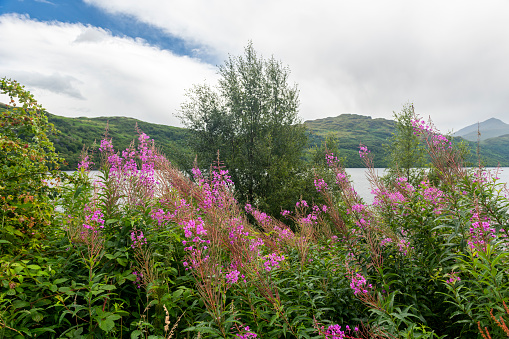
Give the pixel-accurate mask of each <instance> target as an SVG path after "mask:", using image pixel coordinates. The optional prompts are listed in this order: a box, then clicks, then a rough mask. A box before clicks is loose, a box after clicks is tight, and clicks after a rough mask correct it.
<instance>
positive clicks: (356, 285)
mask: <svg viewBox="0 0 509 339" xmlns="http://www.w3.org/2000/svg"><path fill="white" fill-rule="evenodd" d="M372 287H373V286H372V285H371V284H368V282H367V280H366V278H364V276H362V275H361V274H359V273H356V274H355V275H352V277H351V282H350V288H351V289H352V290H353V294H355V295H357V294H359V293H361V294H367V293H368V290H367V289H368V288H372Z"/></svg>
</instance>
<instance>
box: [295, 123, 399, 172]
mask: <svg viewBox="0 0 509 339" xmlns="http://www.w3.org/2000/svg"><path fill="white" fill-rule="evenodd" d="M305 124H306V127H307V129H308V133H309V143H310V147H313V146H315V145H320V144H321V142H322V141H323V140H324V139H325V138H326V137H327V136H328V135H334V136H335V137H337V139H338V143H339V145H338V148H339V151H340V154H339V155H340V156H341V157H343V158H345V166H346V167H363V166H364V165H363V164H362V161H361V159H360V158H359V144H360V143H362V144H364V145H366V146H367V147H368V149H370V150H371V153H372V154H374V155H375V166H377V167H386V166H387V160H386V156H385V155H386V153H385V150H384V146H383V145H384V144H387V139H388V138H390V137H391V133H392V131H393V130H394V125H395V123H394V121H393V120H387V119H383V118H377V119H372V118H371V117H369V116H363V115H358V114H342V115H339V116H337V117H329V118H325V119H317V120H308V121H306V122H305Z"/></svg>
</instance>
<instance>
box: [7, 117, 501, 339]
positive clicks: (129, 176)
mask: <svg viewBox="0 0 509 339" xmlns="http://www.w3.org/2000/svg"><path fill="white" fill-rule="evenodd" d="M413 126H414V130H415V133H416V135H418V136H419V137H420V139H421V142H422V143H423V144H424V145H425V146H426V148H427V151H428V153H429V159H431V165H430V166H431V168H430V169H429V172H428V173H432V174H433V175H432V177H431V175H430V177H426V176H425V177H423V179H422V180H421V181H420V182H418V183H415V182H414V183H410V181H409V180H408V178H405V177H399V178H396V179H394V180H393V182H390V183H388V182H387V181H386V180H382V178H380V177H379V176H378V174H377V173H376V171H375V169H374V159H373V157H372V155H371V153H370V152H369V150H368V148H367V147H365V146H364V145H361V146H360V148H359V156H360V158H361V159H362V160H363V161H364V163H365V164H366V167H367V169H368V172H367V173H368V179H369V180H370V182H371V185H372V193H373V195H374V202H373V203H372V204H368V203H366V202H365V201H364V200H363V199H361V198H360V197H359V195H358V194H357V192H356V191H355V188H354V187H353V186H352V183H351V182H350V180H349V178H348V175H347V174H346V172H345V169H344V168H343V167H342V166H341V162H340V161H338V159H337V158H336V156H335V155H334V154H332V153H329V154H327V156H326V161H327V166H328V171H329V174H332V175H329V176H328V178H329V177H330V178H334V179H333V180H328V179H325V178H320V177H316V178H315V180H314V184H315V187H316V189H317V191H318V192H320V194H321V195H322V196H323V199H322V201H323V202H325V203H321V204H314V203H313V202H311V201H305V200H302V199H301V200H299V201H298V202H297V203H296V205H295V208H294V209H293V210H291V211H290V210H283V211H281V215H282V217H283V218H281V219H282V220H286V219H284V218H287V219H288V221H289V222H288V223H287V224H288V225H287V224H286V223H285V222H283V221H281V220H279V219H276V218H273V217H271V216H269V215H268V214H266V213H264V212H263V211H261V210H259V209H258V208H257V207H256V202H251V204H247V205H245V206H241V205H239V203H238V202H237V200H236V199H235V196H236V192H235V183H233V182H232V181H231V178H230V176H229V172H228V170H227V169H226V168H224V167H223V166H222V165H221V163H220V161H219V160H218V161H217V162H216V163H215V164H213V165H212V166H211V167H210V168H208V169H199V168H197V167H195V168H194V169H193V171H192V176H191V177H190V176H187V175H185V174H183V173H182V172H181V171H179V170H178V169H177V168H175V167H174V166H173V165H172V164H171V163H170V162H169V161H168V160H167V159H166V158H165V157H164V156H162V155H161V154H159V153H158V152H157V150H156V148H155V147H154V145H153V142H152V141H151V140H150V139H149V137H148V136H147V135H146V134H144V133H142V132H141V131H138V139H137V143H134V142H133V144H132V145H131V147H129V148H128V149H126V150H123V151H116V150H115V149H114V147H113V140H111V138H109V137H108V135H107V133H106V134H105V138H104V139H103V140H102V141H101V142H100V143H99V145H98V146H97V147H96V148H95V149H94V148H92V151H97V152H99V153H100V155H101V162H100V163H99V164H97V165H98V166H99V169H100V175H99V176H98V177H95V178H94V177H92V176H90V175H89V173H88V171H89V170H90V169H91V166H92V165H94V164H92V163H91V162H90V160H89V159H90V158H89V157H88V153H87V151H86V149H85V150H84V152H83V155H82V162H81V163H80V165H79V169H78V171H76V172H75V173H74V174H73V176H72V177H71V178H69V181H67V182H66V183H64V184H63V185H62V194H61V195H60V196H59V197H57V198H56V199H55V205H56V206H57V207H58V208H57V209H56V210H55V212H54V216H53V219H52V220H53V221H52V226H51V227H48V231H47V232H46V233H45V236H44V238H43V239H42V240H41V244H40V246H38V247H37V248H36V249H33V250H30V251H28V250H27V252H26V253H25V254H23V256H22V257H17V258H14V257H9V258H10V259H9V260H7V259H5V258H3V259H2V261H1V263H2V272H4V273H2V275H1V282H2V290H1V294H0V307H1V308H0V327H1V328H0V333H1V336H4V337H16V336H18V337H20V338H22V337H34V336H35V335H38V336H40V334H41V333H43V334H44V336H46V337H55V338H56V337H64V338H65V337H68V338H74V337H76V338H83V337H84V338H170V337H173V336H174V337H176V338H196V337H200V338H486V337H488V335H489V336H490V337H491V338H502V337H505V336H506V335H507V326H505V324H507V322H508V315H507V312H506V309H505V305H506V304H507V302H509V300H508V299H509V286H508V270H509V267H508V257H507V256H508V255H507V250H508V235H509V233H508V228H509V225H508V223H509V221H508V220H509V215H508V207H509V201H508V195H509V192H508V190H507V188H506V187H505V186H504V185H502V184H500V183H499V182H498V178H497V173H496V172H493V173H492V172H488V171H486V170H485V169H483V168H481V167H479V168H476V169H466V168H464V167H463V166H462V163H461V154H459V153H458V152H457V151H456V150H455V148H454V146H453V145H452V144H451V143H450V141H449V140H448V139H447V137H445V136H443V135H442V134H440V133H439V132H438V131H437V130H436V129H435V127H433V125H432V124H431V123H427V122H424V121H422V120H421V119H419V117H417V116H416V117H414V122H413ZM170 329H171V330H170Z"/></svg>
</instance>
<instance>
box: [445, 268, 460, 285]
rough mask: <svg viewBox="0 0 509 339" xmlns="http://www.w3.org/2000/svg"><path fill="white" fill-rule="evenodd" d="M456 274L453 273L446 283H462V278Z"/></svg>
mask: <svg viewBox="0 0 509 339" xmlns="http://www.w3.org/2000/svg"><path fill="white" fill-rule="evenodd" d="M456 274H457V273H456V272H454V271H453V272H452V273H451V274H449V279H447V281H446V283H448V284H450V285H454V284H455V283H456V282H457V281H461V278H460V277H458V276H457V275H456Z"/></svg>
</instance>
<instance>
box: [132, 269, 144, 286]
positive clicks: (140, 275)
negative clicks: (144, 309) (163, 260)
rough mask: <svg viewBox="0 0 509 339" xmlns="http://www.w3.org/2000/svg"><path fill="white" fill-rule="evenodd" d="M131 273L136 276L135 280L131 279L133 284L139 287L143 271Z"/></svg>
mask: <svg viewBox="0 0 509 339" xmlns="http://www.w3.org/2000/svg"><path fill="white" fill-rule="evenodd" d="M133 274H134V275H135V276H136V280H135V281H133V284H135V285H136V287H137V288H141V283H142V281H143V273H141V272H137V271H134V272H133Z"/></svg>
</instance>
